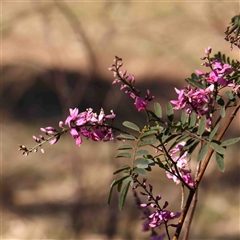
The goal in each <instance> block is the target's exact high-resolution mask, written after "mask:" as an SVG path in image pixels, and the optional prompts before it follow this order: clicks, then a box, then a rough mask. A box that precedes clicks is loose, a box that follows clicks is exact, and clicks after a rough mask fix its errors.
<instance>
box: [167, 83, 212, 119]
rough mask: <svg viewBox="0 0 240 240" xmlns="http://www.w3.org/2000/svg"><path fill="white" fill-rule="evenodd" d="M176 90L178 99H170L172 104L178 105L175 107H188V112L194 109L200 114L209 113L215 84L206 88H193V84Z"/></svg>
mask: <svg viewBox="0 0 240 240" xmlns="http://www.w3.org/2000/svg"><path fill="white" fill-rule="evenodd" d="M175 91H176V93H177V94H178V100H171V101H170V102H171V103H172V104H174V105H176V106H175V107H174V109H177V110H179V109H186V111H187V113H188V114H190V113H191V112H192V111H194V112H195V113H196V114H197V115H198V116H203V115H208V114H209V110H210V108H209V107H210V105H211V104H212V101H211V99H212V97H211V94H212V93H213V91H214V85H213V84H211V85H210V86H209V87H207V88H206V89H205V90H203V89H201V88H192V86H190V85H187V86H186V87H185V88H184V89H182V90H179V89H177V88H175Z"/></svg>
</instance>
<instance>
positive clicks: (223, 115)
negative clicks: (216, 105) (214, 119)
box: [220, 107, 226, 118]
mask: <svg viewBox="0 0 240 240" xmlns="http://www.w3.org/2000/svg"><path fill="white" fill-rule="evenodd" d="M225 114H226V111H225V107H222V108H221V109H220V115H221V117H222V118H224V117H225Z"/></svg>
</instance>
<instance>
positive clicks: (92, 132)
mask: <svg viewBox="0 0 240 240" xmlns="http://www.w3.org/2000/svg"><path fill="white" fill-rule="evenodd" d="M69 111H70V115H69V116H68V117H67V119H66V121H65V124H66V125H68V127H69V128H70V134H71V135H72V137H73V138H74V139H75V140H76V145H77V146H79V147H80V146H81V144H82V136H84V137H86V138H87V139H89V138H90V139H92V140H93V141H101V140H103V141H111V140H113V139H114V136H113V132H112V129H111V128H110V127H109V126H108V125H107V124H106V123H105V121H106V119H112V120H113V119H114V118H115V116H116V115H115V114H114V113H113V111H111V114H109V115H105V113H104V111H103V109H101V111H100V113H99V115H98V116H97V114H96V113H93V111H92V109H91V108H89V109H87V110H86V111H85V112H81V113H79V110H78V109H77V108H75V109H71V108H70V110H69Z"/></svg>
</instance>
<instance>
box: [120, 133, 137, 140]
mask: <svg viewBox="0 0 240 240" xmlns="http://www.w3.org/2000/svg"><path fill="white" fill-rule="evenodd" d="M116 138H117V139H119V140H122V139H124V140H136V138H135V137H134V136H132V135H130V134H120V135H118V136H117V137H116Z"/></svg>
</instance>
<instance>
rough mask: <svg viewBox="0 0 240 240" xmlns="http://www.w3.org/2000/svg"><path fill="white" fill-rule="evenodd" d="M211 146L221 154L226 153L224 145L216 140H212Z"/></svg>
mask: <svg viewBox="0 0 240 240" xmlns="http://www.w3.org/2000/svg"><path fill="white" fill-rule="evenodd" d="M209 145H210V147H211V148H213V149H214V150H215V151H216V152H218V153H220V154H223V155H224V154H225V149H224V148H223V147H221V146H220V145H219V144H217V143H216V142H210V143H209Z"/></svg>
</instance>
